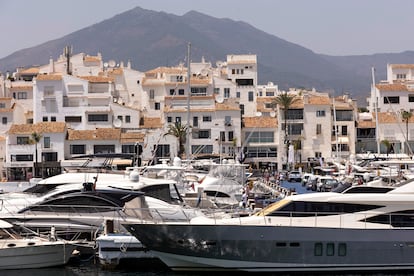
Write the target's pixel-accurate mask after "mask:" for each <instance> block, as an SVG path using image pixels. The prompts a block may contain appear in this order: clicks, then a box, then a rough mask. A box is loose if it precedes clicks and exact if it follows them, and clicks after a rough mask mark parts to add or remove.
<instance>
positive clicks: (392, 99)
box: [384, 96, 400, 104]
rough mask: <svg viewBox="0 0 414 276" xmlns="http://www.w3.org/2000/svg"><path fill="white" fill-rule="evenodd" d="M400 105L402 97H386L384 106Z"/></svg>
mask: <svg viewBox="0 0 414 276" xmlns="http://www.w3.org/2000/svg"><path fill="white" fill-rule="evenodd" d="M399 103H400V97H398V96H394V97H384V104H399Z"/></svg>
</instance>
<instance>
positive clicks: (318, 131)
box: [316, 124, 322, 135]
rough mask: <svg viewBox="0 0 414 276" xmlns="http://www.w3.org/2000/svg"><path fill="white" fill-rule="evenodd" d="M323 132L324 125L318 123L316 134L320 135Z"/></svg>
mask: <svg viewBox="0 0 414 276" xmlns="http://www.w3.org/2000/svg"><path fill="white" fill-rule="evenodd" d="M321 133H322V125H321V124H317V125H316V135H319V134H321Z"/></svg>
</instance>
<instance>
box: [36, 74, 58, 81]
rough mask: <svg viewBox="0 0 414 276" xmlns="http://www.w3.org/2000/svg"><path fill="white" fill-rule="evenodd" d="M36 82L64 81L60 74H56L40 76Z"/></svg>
mask: <svg viewBox="0 0 414 276" xmlns="http://www.w3.org/2000/svg"><path fill="white" fill-rule="evenodd" d="M36 80H38V81H43V80H44V81H50V80H62V75H60V74H55V75H46V74H40V75H37V77H36Z"/></svg>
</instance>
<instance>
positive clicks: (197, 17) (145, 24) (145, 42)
mask: <svg viewBox="0 0 414 276" xmlns="http://www.w3.org/2000/svg"><path fill="white" fill-rule="evenodd" d="M188 42H191V45H192V46H191V59H192V61H197V60H201V58H202V57H205V59H206V60H207V61H211V62H212V63H213V64H215V62H216V61H218V60H225V59H226V55H228V54H248V53H251V54H257V58H258V70H259V73H258V75H259V83H260V84H266V83H267V82H269V81H272V82H274V83H276V84H277V85H279V87H280V88H281V89H287V88H289V87H297V88H316V89H318V90H320V91H336V93H337V94H342V93H344V92H348V93H350V94H351V95H353V96H354V97H355V98H357V99H358V98H359V99H362V98H364V97H365V96H367V95H368V92H369V89H370V84H371V82H372V81H371V69H370V68H371V67H372V66H375V67H376V69H377V74H378V76H377V80H380V79H384V78H385V70H386V64H387V63H414V52H404V53H399V54H376V55H368V56H341V57H337V56H328V55H321V54H316V53H314V52H312V51H311V50H309V49H306V48H304V47H302V46H300V45H297V44H294V43H290V42H288V41H286V40H283V39H281V38H279V37H277V36H274V35H270V34H268V33H265V32H263V31H261V30H258V29H256V28H254V27H253V26H251V25H249V24H247V23H244V22H240V21H234V20H230V19H226V18H215V17H211V16H208V15H205V14H202V13H199V12H196V11H190V12H188V13H186V14H184V15H183V16H177V15H174V14H169V13H165V12H154V11H150V10H145V9H142V8H139V7H137V8H134V9H132V10H129V11H127V12H124V13H121V14H118V15H116V16H114V17H112V18H110V19H107V20H104V21H102V22H100V23H97V24H94V25H92V26H89V27H86V28H84V29H81V30H79V31H76V32H73V33H71V34H68V35H66V36H64V37H62V38H59V39H56V40H52V41H48V42H45V43H43V44H40V45H38V46H35V47H32V48H27V49H22V50H19V51H17V52H15V53H13V54H11V55H9V56H7V57H4V58H2V59H0V71H2V72H5V71H7V70H9V71H14V70H15V68H17V67H28V66H32V65H39V64H47V63H48V61H49V58H50V57H53V58H54V59H56V58H57V57H58V56H59V55H60V54H61V53H62V49H63V48H64V47H65V46H67V45H72V46H73V51H74V53H80V52H84V53H86V54H90V55H94V54H96V53H98V52H100V53H102V55H103V57H104V59H106V60H109V59H114V60H117V61H125V62H126V61H128V60H130V61H131V62H132V66H133V68H134V69H136V70H140V71H146V70H150V69H153V68H155V67H158V66H174V65H177V64H178V63H180V62H184V61H185V58H186V55H187V44H188Z"/></svg>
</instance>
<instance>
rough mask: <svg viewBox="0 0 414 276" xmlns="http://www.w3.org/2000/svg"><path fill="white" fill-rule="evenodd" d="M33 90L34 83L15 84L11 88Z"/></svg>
mask: <svg viewBox="0 0 414 276" xmlns="http://www.w3.org/2000/svg"><path fill="white" fill-rule="evenodd" d="M22 89H24V90H32V89H33V85H13V86H12V87H10V90H22Z"/></svg>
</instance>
